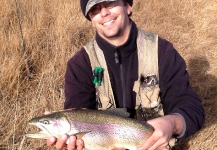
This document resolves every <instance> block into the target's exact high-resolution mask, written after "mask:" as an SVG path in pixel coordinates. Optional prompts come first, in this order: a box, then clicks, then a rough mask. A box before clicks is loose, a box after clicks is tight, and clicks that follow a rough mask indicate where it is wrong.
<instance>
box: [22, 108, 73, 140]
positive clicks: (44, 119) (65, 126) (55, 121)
mask: <svg viewBox="0 0 217 150" xmlns="http://www.w3.org/2000/svg"><path fill="white" fill-rule="evenodd" d="M29 125H34V126H36V127H38V128H39V129H40V130H41V131H40V132H38V133H27V134H26V135H25V136H27V137H30V138H41V139H47V138H49V137H51V136H55V137H56V138H59V137H60V135H62V134H67V133H68V132H69V131H70V128H71V127H70V123H69V121H68V119H67V117H66V116H65V115H64V114H63V113H61V112H58V113H57V112H56V113H52V114H48V115H44V116H41V117H36V118H32V119H31V120H29Z"/></svg>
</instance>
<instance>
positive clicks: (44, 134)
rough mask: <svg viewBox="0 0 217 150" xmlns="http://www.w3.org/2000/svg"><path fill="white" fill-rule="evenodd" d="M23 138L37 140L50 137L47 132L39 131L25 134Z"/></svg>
mask: <svg viewBox="0 0 217 150" xmlns="http://www.w3.org/2000/svg"><path fill="white" fill-rule="evenodd" d="M25 136H26V137H30V138H37V139H48V138H49V137H51V136H50V135H48V134H47V132H44V131H40V132H37V133H27V134H25Z"/></svg>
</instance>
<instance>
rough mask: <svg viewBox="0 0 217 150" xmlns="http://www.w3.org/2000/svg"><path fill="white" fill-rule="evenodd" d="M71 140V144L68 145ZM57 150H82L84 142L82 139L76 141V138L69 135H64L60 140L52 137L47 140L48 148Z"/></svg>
mask: <svg viewBox="0 0 217 150" xmlns="http://www.w3.org/2000/svg"><path fill="white" fill-rule="evenodd" d="M68 139H69V143H68V144H66V141H67V140H68ZM54 145H55V147H56V148H57V149H62V148H64V147H67V149H68V150H74V149H75V148H76V149H77V150H82V149H83V148H84V141H83V140H81V139H78V140H77V139H76V136H70V137H69V136H68V135H62V136H61V137H60V138H58V139H57V138H55V137H50V138H49V139H47V146H54Z"/></svg>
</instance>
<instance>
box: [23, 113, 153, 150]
mask: <svg viewBox="0 0 217 150" xmlns="http://www.w3.org/2000/svg"><path fill="white" fill-rule="evenodd" d="M46 121H48V122H49V123H47V122H46ZM29 122H30V124H33V125H36V126H37V127H39V128H41V129H42V130H47V131H43V134H44V132H45V134H46V137H49V136H56V137H59V136H60V135H62V134H69V135H73V134H75V135H76V136H77V137H78V138H81V139H82V140H83V141H84V143H85V149H87V150H98V149H99V150H103V149H105V150H111V149H114V148H126V149H130V150H134V149H135V150H136V149H137V148H138V147H139V146H141V144H142V143H144V141H145V140H147V138H148V137H149V136H150V135H151V134H152V133H153V131H154V128H153V127H152V126H151V125H149V124H147V123H144V122H143V123H142V122H139V121H136V120H134V119H131V118H125V117H122V116H119V115H117V114H112V113H111V112H107V111H99V110H89V109H72V110H65V111H60V112H55V113H53V114H50V115H45V116H41V117H36V118H33V119H31V120H30V121H29ZM44 122H46V125H44ZM40 134H41V133H40ZM48 134H49V135H48ZM27 136H28V137H32V138H34V134H27Z"/></svg>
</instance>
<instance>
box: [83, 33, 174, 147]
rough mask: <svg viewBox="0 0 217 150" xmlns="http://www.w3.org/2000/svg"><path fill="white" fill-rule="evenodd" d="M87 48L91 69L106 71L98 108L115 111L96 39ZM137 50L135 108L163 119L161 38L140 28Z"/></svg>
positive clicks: (99, 93)
mask: <svg viewBox="0 0 217 150" xmlns="http://www.w3.org/2000/svg"><path fill="white" fill-rule="evenodd" d="M84 49H85V50H86V52H87V54H88V56H89V59H90V62H91V67H92V70H94V68H95V67H101V68H103V78H102V84H101V86H97V85H96V91H97V93H96V94H97V95H98V96H99V98H100V101H101V104H102V106H101V108H99V107H98V109H102V110H104V109H108V108H116V104H115V99H114V95H113V92H112V87H111V82H110V77H109V73H108V68H107V65H106V61H105V57H104V54H103V51H102V50H101V49H100V48H99V46H98V45H97V43H96V40H95V38H93V39H92V40H91V41H90V42H89V43H87V44H86V45H85V46H84ZM137 51H138V80H137V81H135V83H134V87H133V91H135V92H136V107H135V109H137V110H138V109H139V108H141V109H142V113H144V112H145V113H146V115H150V114H151V115H150V119H151V118H154V117H159V116H163V115H164V112H163V109H162V104H161V100H160V97H159V92H160V88H159V73H158V35H156V34H154V33H151V32H145V31H143V30H141V29H138V37H137ZM142 77H143V78H144V82H141V78H142ZM152 79H153V80H152ZM147 80H148V81H147ZM146 81H147V82H146ZM155 115H156V116H155ZM146 117H147V116H146ZM171 141H172V142H171ZM171 141H170V144H169V145H170V146H171V147H172V146H174V143H175V140H174V139H173V140H171Z"/></svg>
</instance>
